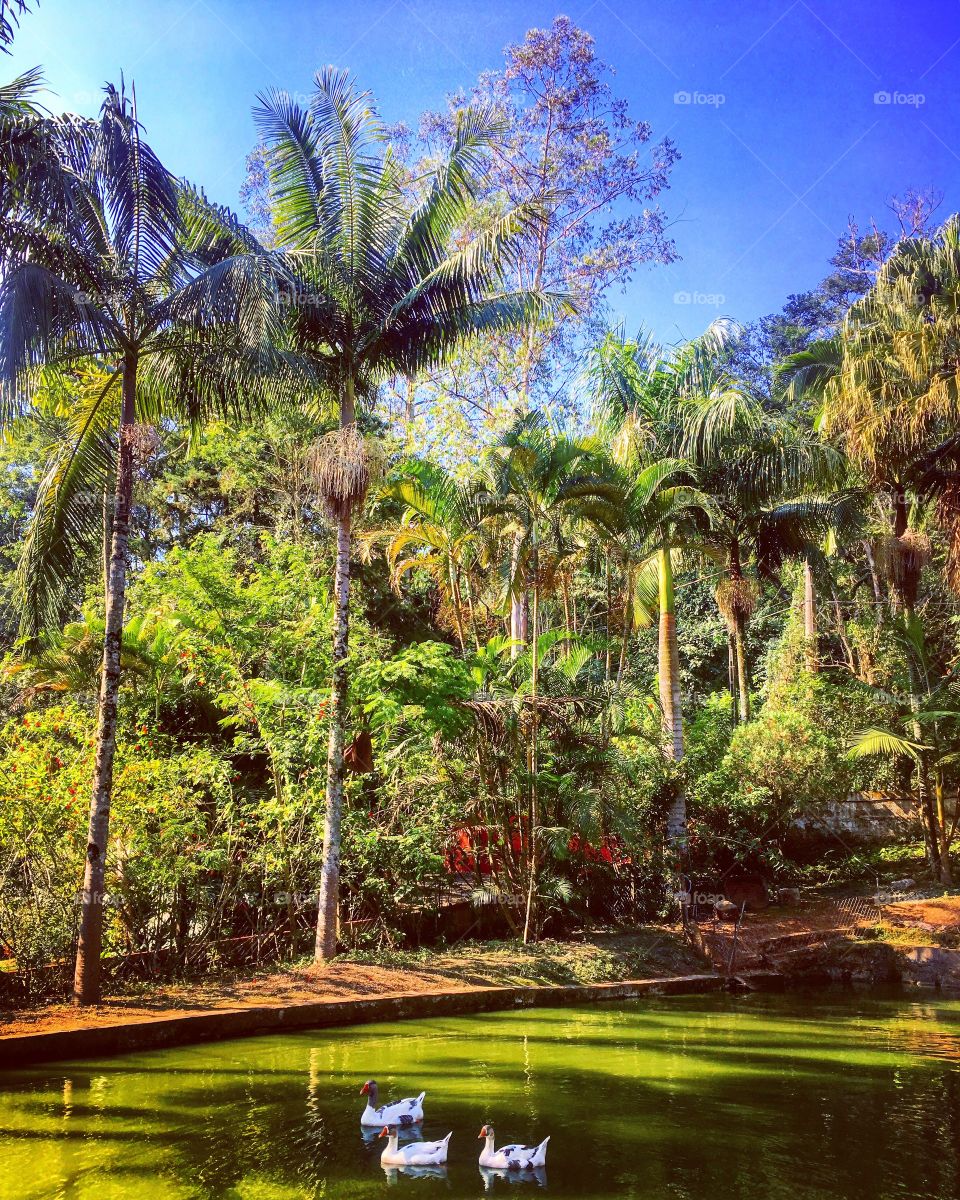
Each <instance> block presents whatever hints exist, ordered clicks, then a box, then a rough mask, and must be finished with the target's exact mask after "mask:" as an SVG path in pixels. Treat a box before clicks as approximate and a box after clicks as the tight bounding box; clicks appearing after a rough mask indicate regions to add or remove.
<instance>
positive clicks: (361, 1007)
mask: <svg viewBox="0 0 960 1200" xmlns="http://www.w3.org/2000/svg"><path fill="white" fill-rule="evenodd" d="M746 979H747V984H746V985H747V986H750V987H757V988H765V989H769V988H772V987H779V986H782V981H781V980H780V978H779V977H778V976H776V975H775V974H774V973H772V972H757V973H750V975H749V976H748V977H746ZM731 983H732V981H731V980H730V979H728V978H726V977H725V976H722V975H716V974H711V975H676V976H668V977H663V978H659V979H638V980H628V981H625V982H618V983H590V984H576V985H567V984H565V985H554V986H523V987H471V988H463V989H458V990H453V991H436V992H397V993H393V994H389V995H379V996H372V997H352V998H350V999H343V1000H323V1001H303V1002H296V1003H288V1004H261V1005H255V1006H249V1007H244V1008H231V1009H215V1010H207V1011H200V1012H190V1013H180V1014H177V1015H175V1016H158V1017H155V1018H150V1017H147V1018H140V1019H136V1020H117V1021H113V1022H111V1023H109V1024H101V1025H97V1026H90V1027H83V1028H75V1029H53V1030H44V1031H42V1032H38V1033H19V1034H10V1035H2V1034H0V1071H2V1070H4V1069H7V1068H12V1067H22V1066H29V1065H32V1064H34V1063H40V1062H53V1061H57V1060H63V1059H72V1058H88V1057H100V1056H102V1055H112V1054H125V1053H129V1052H130V1051H135V1050H153V1049H158V1048H161V1047H167V1046H175V1045H187V1044H189V1043H196V1042H207V1041H219V1040H222V1039H226V1038H234V1037H245V1036H250V1035H254V1034H262V1033H271V1032H281V1031H283V1032H286V1031H289V1030H293V1029H322V1028H331V1027H336V1026H351V1025H361V1024H368V1023H370V1022H374V1021H396V1020H403V1019H409V1018H420V1019H424V1018H427V1017H438V1016H453V1015H462V1014H469V1013H478V1012H494V1011H497V1010H504V1009H511V1008H534V1007H536V1008H553V1007H561V1006H564V1005H572V1004H590V1003H593V1002H596V1001H604V1000H634V999H641V998H642V997H644V996H663V995H690V994H694V995H695V994H698V993H705V992H718V991H723V990H725V989H727V988H729V987H730V986H731Z"/></svg>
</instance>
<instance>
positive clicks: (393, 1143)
mask: <svg viewBox="0 0 960 1200" xmlns="http://www.w3.org/2000/svg"><path fill="white" fill-rule="evenodd" d="M379 1136H380V1137H385V1138H387V1139H388V1141H387V1146H388V1148H389V1149H390V1150H396V1148H397V1137H398V1132H397V1126H396V1125H384V1127H383V1128H382V1129H381V1130H380V1134H379Z"/></svg>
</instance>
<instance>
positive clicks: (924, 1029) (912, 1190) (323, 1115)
mask: <svg viewBox="0 0 960 1200" xmlns="http://www.w3.org/2000/svg"><path fill="white" fill-rule="evenodd" d="M370 1077H374V1078H376V1079H377V1080H378V1082H379V1083H380V1094H381V1100H386V1099H389V1098H399V1097H404V1096H409V1095H412V1094H416V1093H417V1092H419V1091H420V1090H421V1089H426V1091H427V1099H426V1102H425V1108H426V1120H425V1123H424V1128H423V1134H424V1136H425V1137H428V1138H435V1137H441V1136H442V1135H444V1134H446V1133H447V1131H448V1130H453V1138H452V1141H451V1147H450V1160H449V1164H448V1168H447V1171H446V1173H445V1175H439V1176H437V1175H430V1176H426V1177H411V1176H407V1175H402V1174H401V1175H398V1174H396V1173H389V1174H388V1173H386V1172H385V1171H384V1170H383V1169H382V1168H381V1166H380V1162H379V1158H380V1150H381V1148H382V1146H383V1143H382V1142H378V1141H376V1140H370V1141H365V1140H364V1139H363V1137H362V1136H361V1131H360V1126H359V1117H360V1111H361V1108H362V1105H363V1101H362V1099H361V1098H360V1096H359V1095H358V1092H359V1090H360V1086H361V1084H362V1083H363V1081H364V1080H365V1079H368V1078H370ZM486 1121H491V1122H493V1123H494V1124H495V1125H496V1129H497V1141H498V1143H501V1142H505V1141H523V1142H536V1141H539V1140H540V1139H541V1138H543V1137H545V1136H546V1135H547V1134H551V1135H552V1140H551V1142H550V1148H549V1153H548V1157H547V1169H546V1173H545V1177H544V1178H542V1179H539V1180H537V1179H529V1178H526V1179H512V1178H501V1177H496V1176H488V1177H486V1178H484V1177H483V1175H482V1174H481V1172H480V1170H479V1169H478V1166H477V1155H478V1153H479V1149H480V1142H479V1140H478V1139H477V1134H478V1132H479V1129H480V1126H481V1125H482V1124H483V1123H484V1122H486ZM541 1189H544V1190H545V1191H546V1192H549V1193H553V1194H554V1195H556V1196H576V1197H578V1198H579V1200H591V1198H594V1197H613V1196H616V1197H637V1198H640V1197H643V1198H644V1200H646V1198H652V1197H657V1198H658V1200H686V1198H690V1200H729V1198H734V1197H736V1198H737V1200H741V1198H742V1200H761V1198H762V1200H781V1198H784V1200H786V1198H789V1200H814V1198H816V1200H820V1198H822V1197H845V1198H853V1200H857V1198H860V1197H862V1198H863V1200H891V1198H894V1197H897V1198H901V1197H902V1198H903V1200H908V1198H909V1200H924V1198H926V1197H937V1198H941V1197H960V1000H955V999H944V998H941V997H939V996H937V995H935V994H929V995H927V994H924V995H914V996H911V997H908V998H895V997H894V998H862V997H856V996H853V995H851V994H829V995H824V994H818V995H786V996H750V997H745V998H737V997H727V996H709V997H702V996H700V997H674V998H670V999H664V1000H659V1001H656V1000H655V1001H650V1000H646V1001H643V1002H640V1003H636V1004H625V1005H622V1006H611V1005H608V1004H600V1005H597V1006H594V1007H590V1008H576V1009H569V1008H565V1009H545V1010H534V1011H522V1012H519V1011H518V1012H507V1013H494V1014H490V1015H485V1016H476V1017H456V1018H441V1019H436V1020H430V1021H421V1022H413V1021H409V1022H398V1023H396V1024H390V1025H366V1026H359V1027H357V1028H354V1029H334V1030H322V1031H307V1032H299V1033H291V1034H289V1035H283V1036H277V1035H273V1036H269V1037H257V1038H245V1039H238V1040H235V1041H229V1042H219V1043H214V1044H209V1045H201V1046H190V1047H184V1048H180V1049H174V1050H167V1051H152V1052H144V1053H140V1054H130V1055H126V1056H124V1057H118V1058H107V1059H101V1060H91V1061H84V1062H71V1063H66V1064H54V1065H46V1066H43V1067H37V1068H33V1069H25V1070H17V1071H5V1072H0V1200H35V1198H36V1200H39V1198H41V1197H64V1198H69V1200H114V1198H121V1197H122V1198H123V1200H128V1198H135V1200H161V1198H163V1200H166V1198H168V1197H169V1198H173V1197H177V1198H187V1197H189V1198H191V1200H192V1198H197V1200H200V1198H203V1200H205V1198H207V1197H216V1198H223V1200H261V1198H262V1200H293V1198H309V1197H317V1198H321V1197H322V1198H324V1200H341V1198H345V1197H377V1196H381V1195H386V1194H387V1193H388V1190H389V1194H390V1195H391V1196H402V1195H408V1196H424V1197H427V1196H445V1197H474V1196H483V1195H489V1194H490V1193H497V1192H499V1194H500V1195H501V1196H505V1195H510V1196H513V1197H519V1196H521V1195H523V1194H527V1195H531V1196H532V1195H534V1194H537V1195H541V1194H543V1191H542V1190H541Z"/></svg>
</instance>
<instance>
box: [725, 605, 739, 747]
mask: <svg viewBox="0 0 960 1200" xmlns="http://www.w3.org/2000/svg"><path fill="white" fill-rule="evenodd" d="M727 688H728V689H729V692H730V699H731V700H732V701H733V704H732V708H731V712H732V715H733V725H734V727H736V726H737V725H739V723H740V713H739V709H738V705H739V700H738V698H737V646H736V642H735V641H734V638H733V630H732V629H728V630H727Z"/></svg>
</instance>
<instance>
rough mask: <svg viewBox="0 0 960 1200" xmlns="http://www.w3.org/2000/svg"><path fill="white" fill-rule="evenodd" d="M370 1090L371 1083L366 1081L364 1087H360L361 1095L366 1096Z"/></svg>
mask: <svg viewBox="0 0 960 1200" xmlns="http://www.w3.org/2000/svg"><path fill="white" fill-rule="evenodd" d="M369 1091H370V1085H369V1084H368V1083H365V1084H364V1085H363V1087H362V1088H361V1089H360V1095H361V1096H366V1095H367V1094H368V1093H369Z"/></svg>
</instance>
